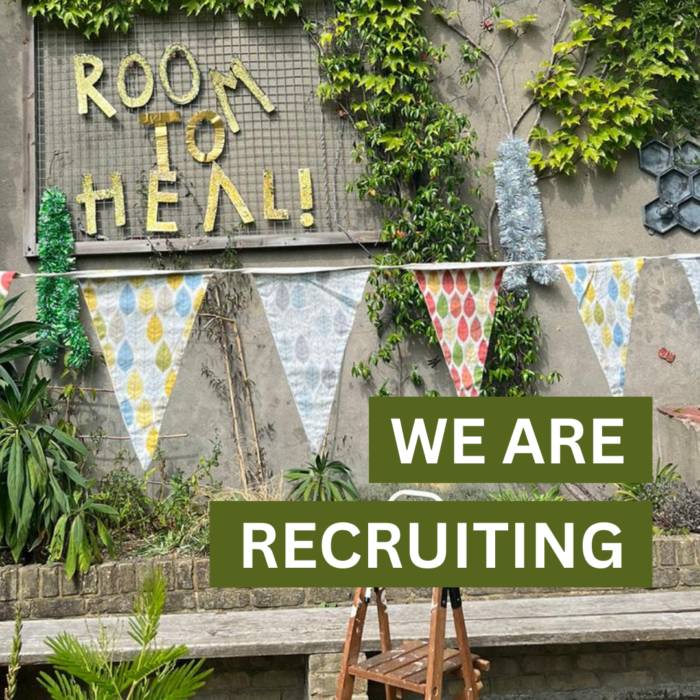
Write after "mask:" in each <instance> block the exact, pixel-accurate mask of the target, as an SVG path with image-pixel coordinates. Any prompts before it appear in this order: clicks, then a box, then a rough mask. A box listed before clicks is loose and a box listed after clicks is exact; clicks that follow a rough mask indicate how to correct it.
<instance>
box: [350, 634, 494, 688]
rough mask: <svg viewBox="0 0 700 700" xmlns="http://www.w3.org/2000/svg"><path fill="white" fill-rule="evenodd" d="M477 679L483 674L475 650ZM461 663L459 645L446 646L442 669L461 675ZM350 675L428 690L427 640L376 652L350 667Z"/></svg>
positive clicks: (448, 672) (396, 686) (397, 685)
mask: <svg viewBox="0 0 700 700" xmlns="http://www.w3.org/2000/svg"><path fill="white" fill-rule="evenodd" d="M472 659H473V660H474V666H475V674H476V675H477V680H478V679H479V678H480V677H481V671H479V670H478V666H477V663H476V661H477V659H479V657H478V656H477V655H476V654H472ZM461 671H462V665H461V660H460V656H459V651H458V650H457V649H445V650H444V653H443V665H442V672H443V675H444V674H459V675H461ZM348 672H349V673H350V675H352V676H355V677H357V678H366V679H367V680H370V681H375V682H377V683H384V684H385V685H389V686H392V687H394V688H401V689H402V690H410V691H413V692H414V693H425V684H426V679H427V675H428V644H427V643H426V642H405V643H404V644H403V646H402V647H401V648H400V649H392V650H391V651H388V652H384V653H383V654H378V655H377V656H373V657H371V658H369V659H367V660H366V661H363V662H361V663H359V664H354V665H353V666H350V668H349V669H348Z"/></svg>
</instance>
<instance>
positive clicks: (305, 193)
mask: <svg viewBox="0 0 700 700" xmlns="http://www.w3.org/2000/svg"><path fill="white" fill-rule="evenodd" d="M299 191H300V192H301V208H302V211H303V212H304V213H303V214H302V215H301V219H300V221H301V225H302V226H303V227H304V228H309V227H311V226H313V225H314V215H313V214H311V213H310V211H309V210H310V209H313V208H314V190H313V187H312V185H311V171H310V170H309V169H308V168H302V169H300V170H299Z"/></svg>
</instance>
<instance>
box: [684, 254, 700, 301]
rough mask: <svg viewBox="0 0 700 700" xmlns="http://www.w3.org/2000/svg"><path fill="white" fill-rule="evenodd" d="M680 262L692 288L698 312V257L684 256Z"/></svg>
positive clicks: (699, 287)
mask: <svg viewBox="0 0 700 700" xmlns="http://www.w3.org/2000/svg"><path fill="white" fill-rule="evenodd" d="M680 263H681V265H683V269H684V270H685V276H686V277H687V278H688V283H689V284H690V287H691V289H692V290H693V296H694V297H695V304H696V306H697V307H698V313H700V259H698V258H686V259H681V260H680Z"/></svg>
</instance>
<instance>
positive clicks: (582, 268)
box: [561, 258, 644, 396]
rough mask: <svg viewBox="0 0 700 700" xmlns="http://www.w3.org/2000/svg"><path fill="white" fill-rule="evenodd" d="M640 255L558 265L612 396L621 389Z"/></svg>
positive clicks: (623, 380) (642, 261)
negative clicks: (576, 304)
mask: <svg viewBox="0 0 700 700" xmlns="http://www.w3.org/2000/svg"><path fill="white" fill-rule="evenodd" d="M643 267H644V258H627V259H625V260H610V261H607V262H597V263H575V264H572V265H562V266H561V269H562V272H563V273H564V277H565V278H566V281H567V282H568V283H569V287H570V288H571V291H572V292H573V294H574V296H575V297H576V301H577V302H578V312H579V314H580V316H581V320H582V321H583V325H584V326H585V327H586V331H588V337H589V339H590V341H591V345H592V346H593V350H594V351H595V354H596V355H597V357H598V362H600V366H601V368H602V369H603V372H604V373H605V378H606V379H607V380H608V385H609V386H610V391H611V392H612V395H613V396H623V395H624V393H625V378H626V374H627V348H628V346H629V339H630V331H631V330H632V318H633V316H634V297H635V293H636V288H637V280H638V279H639V274H640V273H641V271H642V268H643Z"/></svg>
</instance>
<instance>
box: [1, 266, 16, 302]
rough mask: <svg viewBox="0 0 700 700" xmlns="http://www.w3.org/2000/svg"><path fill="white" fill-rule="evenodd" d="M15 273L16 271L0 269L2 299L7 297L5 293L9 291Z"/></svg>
mask: <svg viewBox="0 0 700 700" xmlns="http://www.w3.org/2000/svg"><path fill="white" fill-rule="evenodd" d="M16 275H17V273H16V272H11V271H7V272H6V271H0V296H2V298H3V299H7V295H8V294H9V293H10V285H11V284H12V280H13V279H14V278H15V276H16Z"/></svg>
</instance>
